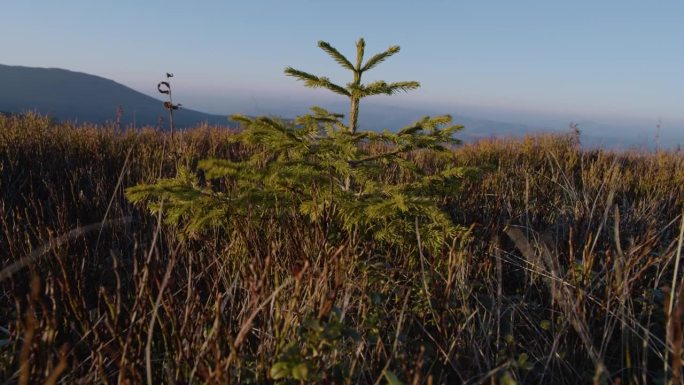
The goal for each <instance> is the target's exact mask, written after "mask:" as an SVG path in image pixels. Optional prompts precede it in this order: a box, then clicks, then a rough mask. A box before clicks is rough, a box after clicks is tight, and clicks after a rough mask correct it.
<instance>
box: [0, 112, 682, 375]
mask: <svg viewBox="0 0 684 385" xmlns="http://www.w3.org/2000/svg"><path fill="white" fill-rule="evenodd" d="M232 135H233V134H232V133H231V131H229V130H226V129H223V128H215V127H198V128H196V129H193V130H189V131H186V132H183V133H180V134H177V135H175V136H174V139H173V141H171V138H170V135H169V134H164V133H161V132H158V131H154V130H142V131H125V132H122V131H118V130H116V129H115V128H114V127H95V126H90V125H81V126H73V125H70V124H55V123H51V122H50V120H49V119H47V118H45V117H41V116H34V115H31V116H26V117H5V116H0V172H1V174H0V191H1V193H0V199H1V201H0V220H1V221H2V222H0V228H1V232H0V264H1V266H2V269H3V270H2V273H0V379H1V380H4V381H9V382H10V383H14V382H18V383H42V382H46V383H59V382H63V383H122V384H125V383H144V382H146V381H148V379H150V378H151V379H152V381H153V382H154V383H162V382H164V383H175V384H183V383H235V384H238V383H240V384H242V383H250V382H251V383H275V382H276V381H275V380H273V377H278V374H279V372H278V370H281V371H286V370H287V371H289V372H288V373H290V372H291V373H295V372H296V373H297V375H298V376H300V378H310V379H314V378H315V379H316V380H315V381H316V382H318V383H349V384H377V383H387V382H389V383H394V382H393V381H396V380H397V379H400V380H401V381H403V382H404V383H408V384H442V383H444V384H446V383H470V384H477V383H499V382H501V383H511V381H517V382H521V383H568V384H574V383H587V382H592V381H593V382H596V383H609V382H613V383H614V382H617V381H621V382H622V383H625V384H626V383H653V382H657V381H660V382H661V383H662V382H664V381H666V380H667V379H673V377H674V380H675V381H677V382H678V381H680V380H679V378H677V377H678V376H679V372H680V370H679V369H680V355H681V344H682V332H681V330H682V327H681V315H682V313H683V312H684V310H683V309H684V306H683V305H682V304H683V303H684V302H680V301H679V295H678V294H679V292H680V291H679V288H680V287H682V285H681V284H680V282H679V281H680V278H679V277H680V273H679V271H675V265H677V266H678V265H679V263H678V255H679V254H678V250H680V249H681V241H682V234H681V229H682V217H681V214H682V212H683V210H684V189H683V188H682V186H684V156H682V154H681V153H673V152H658V153H640V152H636V151H634V152H622V153H614V152H610V151H604V150H582V149H580V148H579V146H578V145H577V141H576V139H577V138H575V137H573V136H572V135H568V136H536V137H528V138H525V139H520V140H517V139H516V140H514V139H502V140H490V141H482V142H480V143H477V144H473V145H465V146H463V147H461V148H458V149H456V150H455V154H456V162H458V163H459V164H460V165H464V166H477V167H479V168H480V169H481V170H482V173H481V176H480V177H479V178H478V179H473V180H465V181H464V185H463V187H462V189H461V191H460V192H459V193H458V195H457V196H451V197H445V199H446V201H447V202H448V205H449V206H448V208H449V212H450V214H451V217H452V219H453V220H454V221H455V222H456V223H457V224H459V225H463V226H465V227H468V228H470V231H469V233H468V235H467V236H464V237H462V238H461V240H460V242H461V244H459V245H454V247H451V248H448V249H446V250H445V251H444V253H441V254H440V253H427V252H423V250H422V249H421V248H420V245H419V244H418V245H416V248H415V252H413V253H406V254H395V253H393V252H392V251H388V250H386V249H382V248H381V247H378V246H377V245H374V244H373V243H364V244H362V245H354V247H337V248H330V249H319V248H317V246H318V245H319V244H320V243H319V242H318V239H320V237H321V236H323V235H322V232H323V231H324V230H323V229H320V228H315V227H311V226H309V225H308V223H307V222H306V221H305V220H304V219H303V218H292V219H291V220H290V221H289V222H288V223H289V224H288V226H287V227H283V226H281V225H280V224H279V223H277V222H274V221H265V222H264V223H263V224H262V226H261V227H260V229H258V231H257V230H255V229H254V228H251V227H246V228H245V229H244V232H245V233H244V234H241V236H240V237H232V236H230V234H225V233H222V232H220V231H216V232H213V233H212V232H208V233H203V234H202V235H201V236H198V237H195V238H193V239H186V238H184V237H179V236H177V235H176V234H177V233H176V232H175V231H173V230H174V229H173V228H171V227H170V226H168V225H159V224H158V220H157V218H156V217H155V216H151V215H149V213H147V212H145V211H142V210H140V208H136V207H134V206H132V205H131V204H130V203H128V201H127V200H126V199H125V197H124V194H123V189H124V188H125V187H129V186H132V185H135V184H138V183H143V182H153V181H154V180H156V179H157V178H158V177H159V176H160V175H162V176H170V175H173V174H174V173H175V170H176V167H177V165H179V164H182V165H184V166H186V167H188V168H191V169H192V168H194V167H195V165H196V164H197V162H198V160H200V159H203V158H206V157H209V156H211V157H219V158H229V159H237V158H240V157H244V156H245V155H246V154H247V152H248V151H249V150H248V149H246V148H244V147H242V146H240V145H239V144H236V143H232V142H230V141H229V140H228V139H229V138H230V137H231V136H232ZM415 156H416V157H417V160H418V161H419V162H421V164H423V165H428V166H434V167H435V168H436V167H438V166H439V164H438V163H439V162H441V161H443V160H440V159H432V158H421V154H416V155H415ZM236 239H237V240H243V241H244V240H249V242H250V244H248V245H246V244H243V243H242V242H243V241H236ZM418 239H420V237H418ZM245 250H251V251H254V250H258V251H259V252H258V253H245V252H244V251H245ZM673 284H676V285H677V287H676V288H673ZM673 289H674V290H673ZM669 314H675V315H676V317H668V315H669ZM293 347H294V348H293ZM673 357H676V358H673ZM670 363H671V364H672V365H670ZM304 371H306V372H307V373H303V372H304ZM309 372H311V373H309ZM284 381H285V380H284ZM292 381H293V383H298V382H299V381H297V380H292ZM506 381H508V382H506ZM302 382H303V380H302ZM284 383H288V382H287V381H285V382H284Z"/></svg>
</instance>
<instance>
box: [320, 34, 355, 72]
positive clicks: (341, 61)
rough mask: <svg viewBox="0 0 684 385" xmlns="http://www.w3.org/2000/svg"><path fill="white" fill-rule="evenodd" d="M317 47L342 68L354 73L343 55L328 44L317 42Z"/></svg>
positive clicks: (352, 67)
mask: <svg viewBox="0 0 684 385" xmlns="http://www.w3.org/2000/svg"><path fill="white" fill-rule="evenodd" d="M318 46H319V47H320V48H321V49H322V50H323V51H325V52H326V53H327V54H328V55H330V57H332V58H333V59H334V60H335V61H336V62H337V63H339V64H340V65H341V66H342V67H344V68H346V69H348V70H351V71H354V66H353V65H352V64H351V63H350V62H349V60H347V58H346V57H344V55H342V54H341V53H340V52H339V51H338V50H337V49H335V47H333V46H331V45H330V44H329V43H327V42H324V41H322V40H321V41H319V42H318Z"/></svg>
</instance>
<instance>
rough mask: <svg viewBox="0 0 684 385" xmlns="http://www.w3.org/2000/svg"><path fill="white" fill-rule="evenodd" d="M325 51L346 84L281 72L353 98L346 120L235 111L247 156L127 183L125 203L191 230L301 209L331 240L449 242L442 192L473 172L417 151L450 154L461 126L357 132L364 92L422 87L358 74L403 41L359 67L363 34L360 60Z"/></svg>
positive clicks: (441, 122) (453, 231)
mask: <svg viewBox="0 0 684 385" xmlns="http://www.w3.org/2000/svg"><path fill="white" fill-rule="evenodd" d="M319 47H321V48H322V49H323V50H324V51H325V52H326V53H328V54H329V55H330V56H332V57H333V59H335V60H336V61H337V62H338V63H340V64H341V65H342V66H343V67H345V68H347V69H349V70H350V71H351V72H352V73H353V81H352V82H351V83H349V84H348V85H347V86H346V87H341V86H338V85H336V84H333V83H331V82H330V81H329V80H328V78H325V77H317V76H314V75H311V74H308V73H306V72H302V71H299V70H295V69H293V68H290V67H288V68H287V69H286V70H285V73H286V74H288V75H291V76H294V77H296V78H298V79H301V80H304V81H305V82H306V84H307V86H310V87H323V88H327V89H329V90H331V91H333V92H336V93H339V94H343V95H346V96H348V97H349V99H350V111H351V116H350V123H349V125H348V126H347V125H345V124H344V123H343V122H342V120H341V119H342V115H340V114H335V113H331V112H328V111H326V110H325V109H323V108H319V107H313V108H312V112H311V113H310V114H307V115H303V116H300V117H298V118H297V119H295V120H294V122H286V121H281V120H277V119H273V118H268V117H258V118H249V117H245V116H239V115H238V116H233V117H232V118H233V119H234V120H236V121H238V122H240V123H241V124H242V126H243V131H242V132H241V133H240V134H238V135H236V138H235V140H236V141H239V142H241V143H242V144H244V145H247V146H251V148H253V152H252V155H251V156H250V157H249V158H248V159H246V160H244V161H232V160H225V159H206V160H203V161H200V162H199V167H198V168H199V170H200V171H201V173H199V174H198V173H195V172H192V171H190V170H187V169H183V168H181V169H179V171H178V174H177V176H176V177H175V178H171V179H161V180H159V181H157V183H154V184H148V185H139V186H136V187H132V188H129V189H128V191H127V193H128V197H129V199H130V200H132V201H133V202H142V201H148V202H149V203H150V207H151V208H152V209H158V208H160V207H161V202H162V201H164V207H165V214H166V218H167V221H168V222H169V223H171V224H174V225H180V226H181V228H182V232H183V233H185V234H188V235H192V234H193V233H196V232H198V231H202V230H203V229H205V228H207V227H217V226H218V227H224V228H226V229H227V230H231V229H235V228H236V227H238V226H239V227H243V226H246V225H252V226H258V225H259V222H260V221H263V220H264V219H265V218H278V219H279V220H281V221H283V222H281V223H283V225H286V223H287V221H288V220H290V219H291V218H292V217H293V215H300V216H302V215H303V216H305V217H307V218H308V219H309V220H310V221H311V222H312V224H317V225H320V226H323V227H325V228H326V234H327V236H328V240H330V241H333V242H339V241H342V240H348V241H351V242H352V244H358V242H359V241H363V240H374V241H380V242H384V243H386V244H387V245H390V246H406V245H415V244H416V240H418V239H422V242H423V244H424V245H425V246H426V247H427V248H428V249H431V250H436V249H439V248H440V247H443V246H444V245H448V244H449V243H450V240H451V239H453V238H454V237H455V236H457V234H458V233H459V230H460V228H459V227H458V226H456V225H455V224H454V223H453V221H452V220H451V218H450V217H449V216H448V215H447V213H445V212H444V211H443V210H442V209H441V207H442V206H441V203H442V202H443V201H444V197H445V196H453V195H455V193H456V191H457V189H458V186H459V184H460V180H461V179H462V178H463V177H464V176H465V175H466V174H468V172H470V171H471V170H470V169H467V168H462V167H450V166H446V167H441V168H439V169H428V168H426V167H424V166H421V165H420V164H419V163H418V162H416V161H415V157H416V156H419V155H420V154H421V153H427V154H424V155H429V156H435V157H439V155H440V154H441V155H442V156H445V157H449V156H453V154H452V152H451V151H449V145H453V144H458V143H460V142H459V141H458V140H457V139H454V138H453V134H454V133H455V132H457V131H458V130H460V129H462V128H463V126H458V125H451V124H450V123H451V117H450V116H448V115H445V116H439V117H434V118H432V117H424V118H422V119H420V120H418V121H417V122H415V123H414V124H412V125H410V126H408V127H406V128H404V129H401V130H398V131H396V132H390V131H384V132H374V131H359V130H357V114H358V104H359V101H360V99H361V98H363V97H366V96H370V95H376V94H393V93H395V92H398V91H407V90H411V89H414V88H417V87H418V86H419V84H418V82H413V81H410V82H399V83H386V82H384V81H377V82H373V83H371V84H367V85H364V84H361V75H362V74H363V73H364V72H366V71H368V70H370V69H372V68H374V67H375V66H377V65H378V64H379V63H381V62H383V61H384V60H386V59H387V58H389V57H390V56H392V55H394V54H396V53H397V52H399V47H398V46H393V47H390V48H389V49H388V50H387V51H385V52H382V53H380V54H377V55H374V56H373V57H371V58H370V59H369V60H368V61H367V62H365V63H363V55H364V47H365V43H364V41H363V39H360V40H359V41H358V43H357V45H356V47H357V58H356V65H355V66H353V65H352V64H351V62H350V61H349V60H348V59H346V58H345V57H344V56H342V54H340V53H339V52H338V51H337V50H336V49H335V48H333V47H332V46H331V45H330V44H328V43H326V42H319ZM390 171H392V172H390ZM395 171H398V172H397V173H395ZM389 175H394V176H389ZM397 175H398V176H397Z"/></svg>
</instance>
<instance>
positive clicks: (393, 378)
mask: <svg viewBox="0 0 684 385" xmlns="http://www.w3.org/2000/svg"><path fill="white" fill-rule="evenodd" d="M382 374H384V375H385V379H386V380H387V384H389V385H404V383H403V382H401V381H400V380H399V378H398V377H397V375H396V374H394V372H392V371H391V370H389V369H385V371H384V372H382Z"/></svg>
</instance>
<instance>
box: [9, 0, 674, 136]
mask: <svg viewBox="0 0 684 385" xmlns="http://www.w3.org/2000/svg"><path fill="white" fill-rule="evenodd" d="M0 36H2V37H3V39H2V40H3V43H2V44H3V47H2V54H1V55H0V63H2V64H12V65H26V66H40V67H60V68H66V69H71V70H77V71H83V72H88V73H92V74H97V75H101V76H104V77H108V78H111V79H114V80H116V81H118V82H121V83H124V84H126V85H129V86H131V87H133V88H135V89H137V90H140V91H143V92H146V93H148V94H152V95H153V94H154V90H155V88H154V87H155V85H156V82H157V81H158V80H160V75H162V74H163V73H164V72H166V71H172V72H174V73H175V74H176V77H175V78H174V82H175V83H174V87H175V88H174V90H175V93H176V95H178V96H177V97H178V98H179V100H182V102H183V103H184V105H190V106H192V107H193V108H195V109H199V110H205V111H209V112H217V113H218V112H221V113H224V112H225V113H231V112H237V111H235V109H236V108H238V107H241V106H245V105H258V106H261V107H259V108H261V109H264V110H268V108H269V106H272V105H275V104H277V103H278V102H279V101H280V100H286V101H289V102H292V100H303V101H304V100H305V101H309V100H312V99H313V100H316V99H319V98H323V99H324V98H334V97H333V96H330V97H329V96H327V95H326V94H324V93H322V92H317V91H311V90H307V89H305V88H304V87H302V85H301V84H299V83H297V82H296V81H294V80H293V79H291V78H287V77H285V76H284V75H283V72H282V71H283V68H284V67H286V66H288V65H290V66H293V67H295V68H300V69H303V70H307V71H310V72H313V73H316V74H321V75H322V74H327V75H330V77H331V78H332V79H333V80H338V81H339V82H342V83H345V82H346V81H347V80H348V79H347V77H345V75H346V74H345V73H344V72H343V71H341V70H338V69H337V64H336V63H334V62H332V61H331V60H330V59H329V58H328V57H327V56H326V55H325V54H324V53H323V52H322V51H320V50H319V49H318V48H317V47H316V42H317V41H318V40H325V41H328V42H330V43H331V44H332V45H334V46H336V47H337V48H339V49H340V51H342V52H343V53H346V54H349V55H350V56H351V55H352V53H353V52H354V42H355V41H356V39H357V38H359V37H364V38H365V39H366V42H367V49H366V52H367V53H374V52H376V51H379V50H382V49H385V48H387V47H388V46H390V45H393V44H398V45H400V46H401V47H402V52H401V53H399V54H398V55H397V56H395V57H393V58H392V59H391V60H389V61H387V62H386V63H384V64H383V65H381V66H379V67H377V69H376V70H374V72H370V73H369V74H368V78H369V79H385V80H388V81H397V80H418V81H420V82H421V83H422V88H421V89H420V90H418V91H414V92H413V93H411V94H408V95H404V96H401V97H398V98H394V97H393V99H391V100H390V99H387V100H384V99H383V98H382V97H379V99H377V101H378V102H381V103H389V104H400V105H401V104H410V105H431V106H438V107H444V108H455V106H458V107H459V108H463V109H466V110H468V109H470V111H482V112H481V114H486V113H487V111H499V112H501V111H509V112H510V114H511V116H514V115H515V114H519V115H520V114H522V115H525V114H529V115H535V114H536V115H538V116H557V117H561V118H562V119H574V120H581V119H595V120H600V121H605V122H610V123H620V122H627V121H631V122H635V121H639V122H644V124H648V122H654V123H653V124H655V122H656V121H657V119H659V118H660V119H662V120H663V122H664V124H667V123H668V122H673V123H675V122H676V123H677V124H681V123H682V122H684V95H683V94H684V1H681V0H673V1H645V0H643V1H630V0H622V1H613V0H593V1H585V0H575V1H549V0H546V1H528V0H518V1H488V0H480V1H468V2H465V1H436V0H435V1H404V0H395V1H389V0H388V1H382V0H365V1H361V0H345V1H330V0H288V1H257V0H254V1H227V0H226V1H210V0H207V1H188V0H186V1H175V0H165V1H158V0H117V1H97V0H60V1H54V0H21V1H19V0H15V1H9V2H6V4H3V6H2V12H1V13H0ZM241 103H242V104H241ZM264 112H268V111H264Z"/></svg>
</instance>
